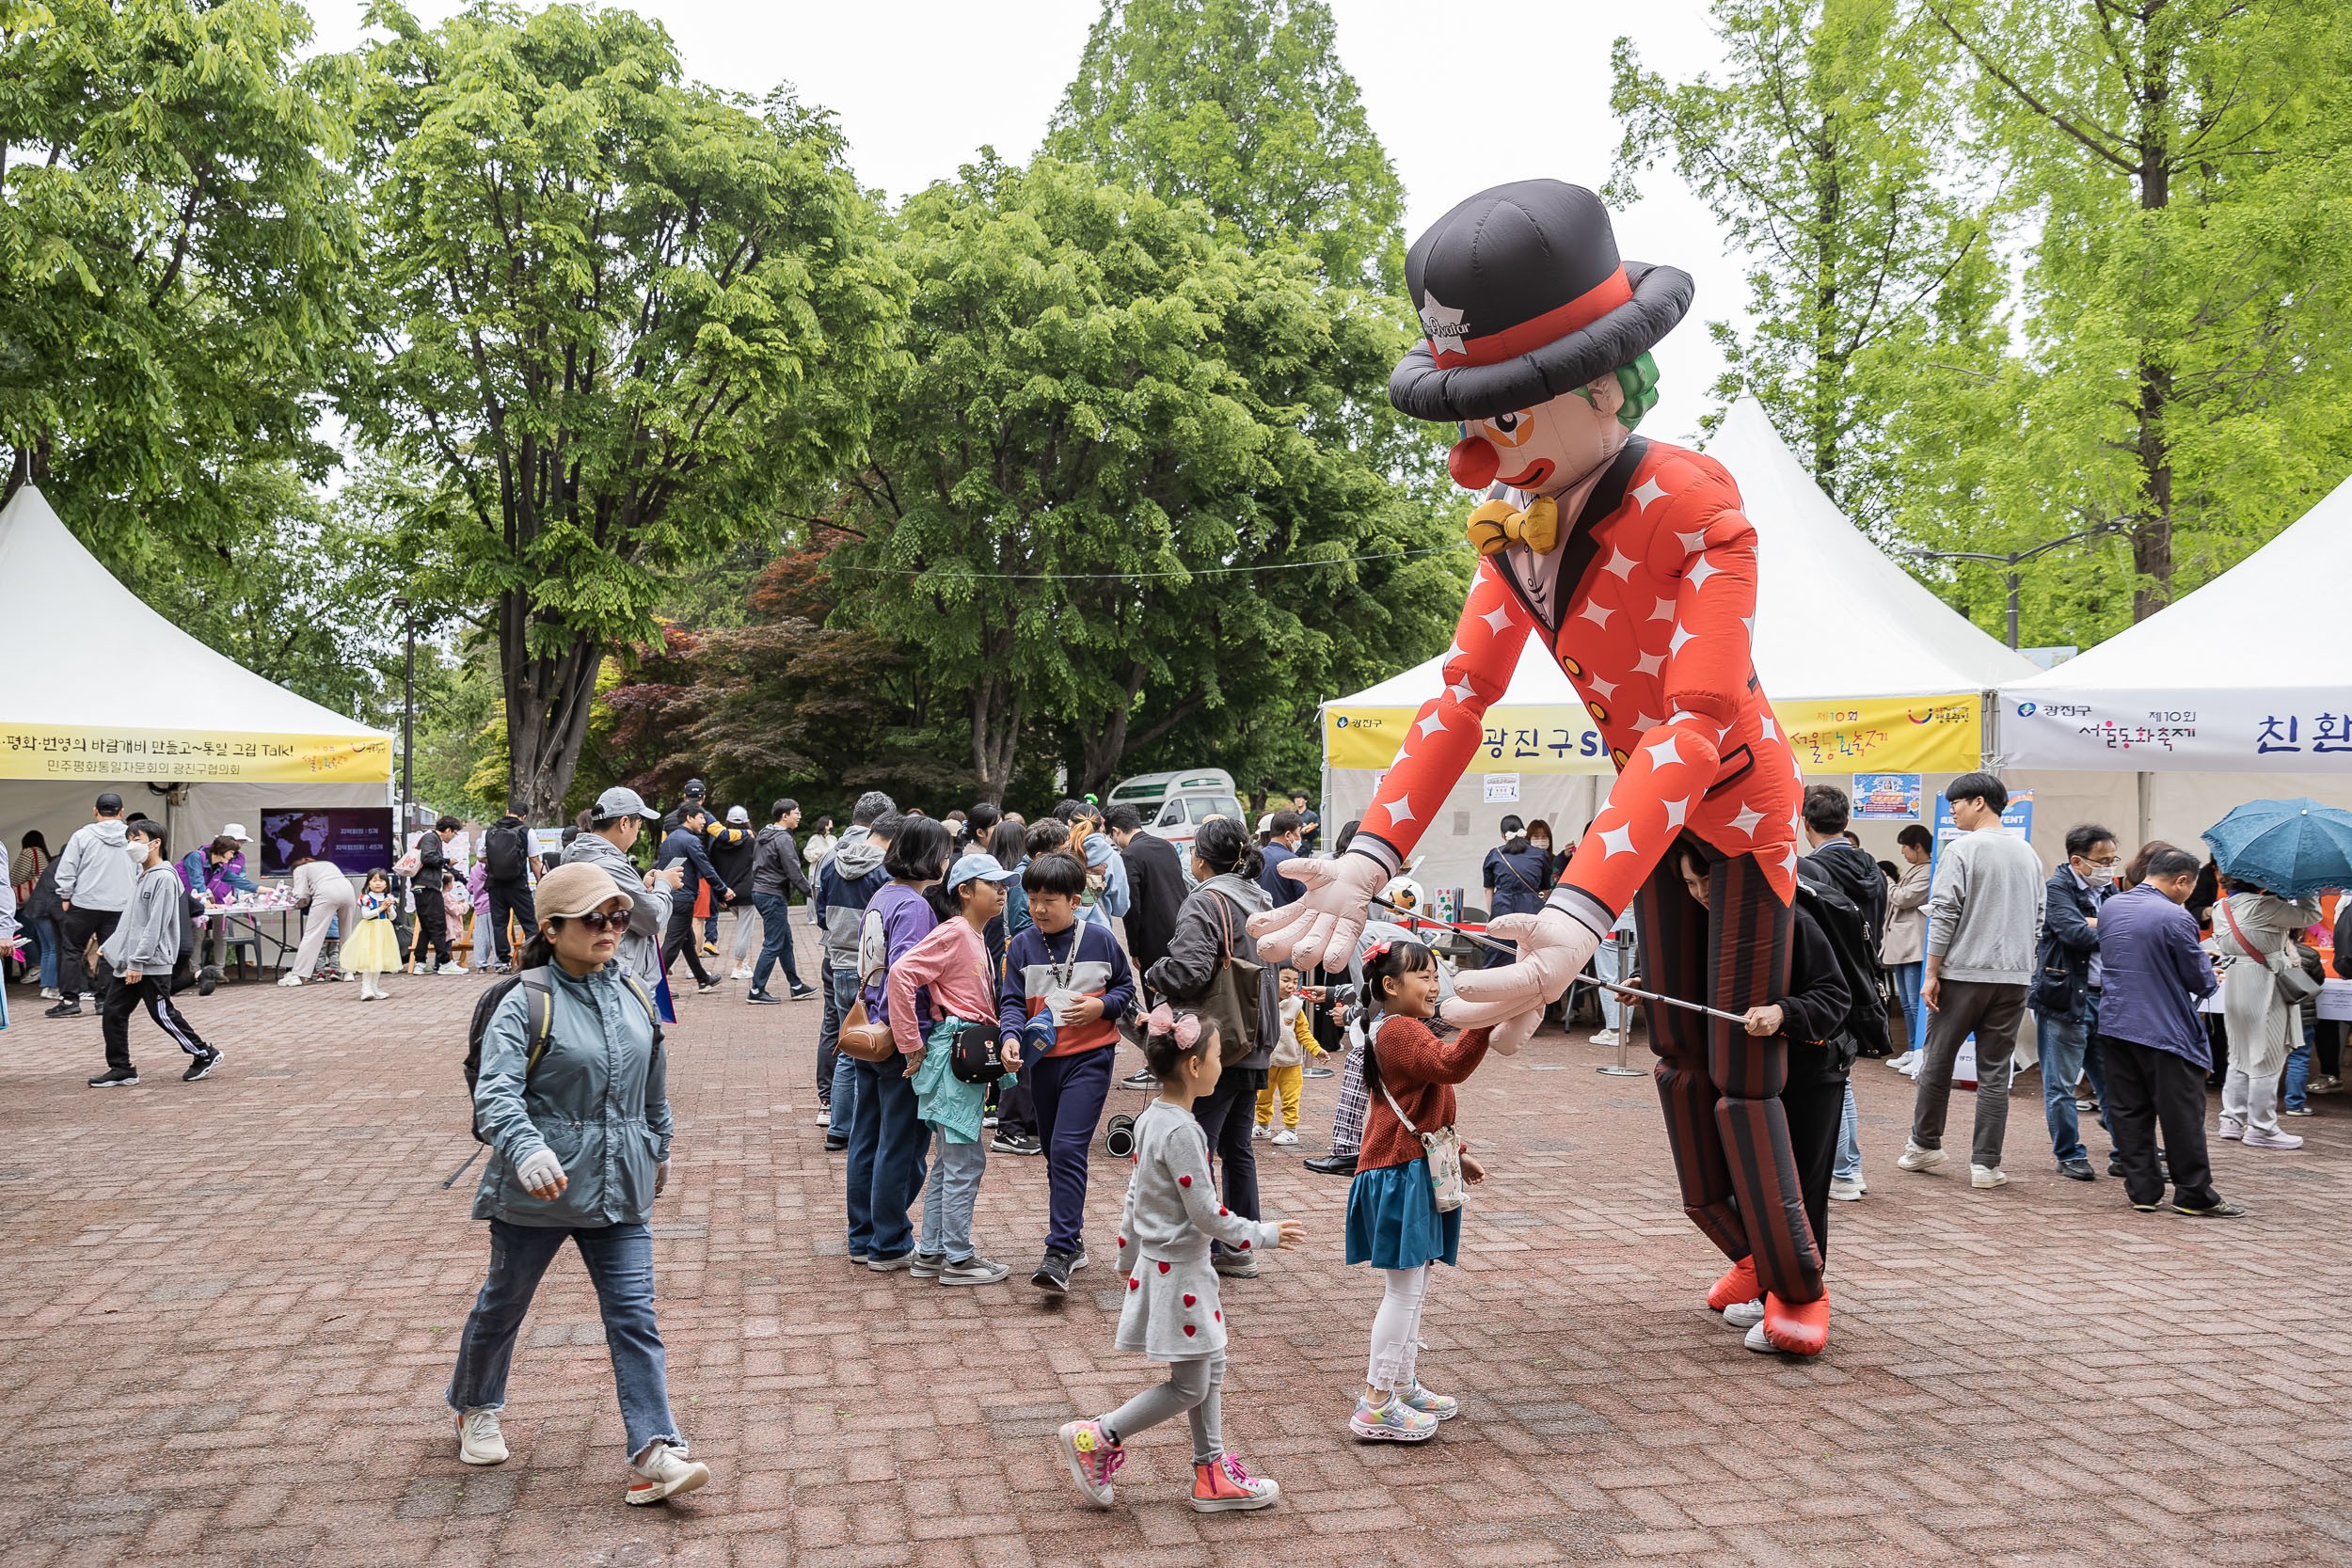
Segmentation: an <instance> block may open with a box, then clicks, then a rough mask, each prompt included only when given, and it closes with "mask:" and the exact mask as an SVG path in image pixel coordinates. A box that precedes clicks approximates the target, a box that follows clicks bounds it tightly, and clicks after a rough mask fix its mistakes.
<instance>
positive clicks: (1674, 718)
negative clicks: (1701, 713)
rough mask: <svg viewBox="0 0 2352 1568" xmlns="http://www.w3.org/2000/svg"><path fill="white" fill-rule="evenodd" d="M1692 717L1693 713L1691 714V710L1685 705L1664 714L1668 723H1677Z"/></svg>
mask: <svg viewBox="0 0 2352 1568" xmlns="http://www.w3.org/2000/svg"><path fill="white" fill-rule="evenodd" d="M1692 717H1694V715H1692V712H1691V710H1690V709H1689V708H1687V707H1678V708H1677V709H1675V710H1674V711H1673V712H1672V713H1669V714H1668V715H1666V722H1667V723H1669V724H1679V723H1681V722H1682V721H1684V720H1685V719H1689V718H1692Z"/></svg>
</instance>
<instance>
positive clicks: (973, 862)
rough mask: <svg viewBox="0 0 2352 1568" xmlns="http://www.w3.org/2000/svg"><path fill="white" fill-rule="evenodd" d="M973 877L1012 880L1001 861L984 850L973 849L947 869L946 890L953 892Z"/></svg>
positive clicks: (1001, 880)
mask: <svg viewBox="0 0 2352 1568" xmlns="http://www.w3.org/2000/svg"><path fill="white" fill-rule="evenodd" d="M975 877H977V878H979V879H982V880H984V881H991V882H1009V881H1011V880H1012V873H1011V872H1009V871H1008V870H1006V869H1005V865H1004V863H1003V862H1002V861H1000V860H998V859H997V858H996V857H995V856H993V855H992V854H989V853H987V852H986V851H984V850H979V849H975V850H973V851H972V852H971V853H970V854H968V855H965V856H963V857H962V858H961V859H960V860H958V861H957V862H956V863H955V864H954V865H953V866H952V867H950V868H949V869H948V872H947V891H948V892H949V893H953V892H955V891H956V889H958V888H960V887H961V886H962V885H963V884H964V883H966V882H968V881H970V880H972V879H973V878H975Z"/></svg>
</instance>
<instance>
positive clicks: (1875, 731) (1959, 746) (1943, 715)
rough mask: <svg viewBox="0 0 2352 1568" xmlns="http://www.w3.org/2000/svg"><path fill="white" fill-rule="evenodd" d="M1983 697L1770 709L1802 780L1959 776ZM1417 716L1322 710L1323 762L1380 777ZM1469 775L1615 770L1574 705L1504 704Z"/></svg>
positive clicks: (1970, 763)
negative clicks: (1804, 775)
mask: <svg viewBox="0 0 2352 1568" xmlns="http://www.w3.org/2000/svg"><path fill="white" fill-rule="evenodd" d="M1982 705H1983V704H1982V699H1981V698H1980V697H1979V695H1978V694H1977V693H1976V692H1973V691H1970V692H1963V693H1961V694H1958V695H1954V696H1949V697H1910V698H1905V697H1867V698H1858V699H1854V700H1851V701H1848V702H1842V703H1774V704H1773V705H1772V712H1773V714H1774V715H1775V716H1776V717H1777V718H1778V720H1779V721H1780V728H1781V732H1782V733H1783V734H1784V735H1785V736H1787V737H1788V746H1789V750H1790V751H1792V752H1795V753H1796V758H1797V765H1798V766H1799V767H1800V768H1804V770H1805V771H1806V772H1808V773H1854V772H1889V773H1965V772H1967V771H1968V770H1969V769H1970V768H1975V767H1976V766H1978V762H1979V756H1980V754H1981V737H1982V734H1983V730H1982V719H1983V715H1982V712H1981V708H1982ZM1419 711H1420V710H1419V709H1417V708H1409V707H1347V706H1343V705H1338V704H1333V705H1330V706H1328V707H1327V708H1325V709H1324V712H1323V748H1324V755H1325V756H1326V757H1327V758H1328V759H1329V763H1330V766H1331V767H1333V768H1370V769H1374V770H1375V771H1376V770H1378V769H1380V768H1386V767H1388V766H1389V765H1390V764H1391V762H1393V761H1395V760H1396V753H1397V752H1398V750H1399V749H1400V748H1401V747H1402V746H1403V745H1404V743H1405V737H1406V735H1407V734H1408V733H1409V732H1410V730H1411V727H1412V722H1413V720H1414V718H1415V717H1416V716H1417V715H1418V713H1419ZM1470 767H1471V768H1487V769H1491V770H1494V771H1499V772H1518V773H1608V772H1613V771H1614V769H1613V768H1612V767H1611V765H1610V761H1609V748H1608V747H1607V746H1606V745H1604V744H1603V743H1602V741H1601V737H1600V731H1599V730H1598V729H1597V728H1596V727H1595V726H1594V724H1593V721H1592V718H1591V716H1590V715H1589V714H1587V713H1586V712H1585V711H1584V709H1583V707H1582V706H1581V705H1577V706H1574V707H1509V706H1505V707H1501V708H1497V709H1495V710H1493V711H1491V712H1489V713H1488V714H1487V715H1486V736H1485V739H1484V744H1482V745H1481V747H1480V748H1479V751H1478V754H1477V755H1476V756H1474V757H1472V758H1471V759H1470Z"/></svg>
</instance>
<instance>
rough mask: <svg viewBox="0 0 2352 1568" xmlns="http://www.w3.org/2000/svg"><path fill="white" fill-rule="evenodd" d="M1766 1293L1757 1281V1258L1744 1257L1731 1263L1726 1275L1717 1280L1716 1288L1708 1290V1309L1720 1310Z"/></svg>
mask: <svg viewBox="0 0 2352 1568" xmlns="http://www.w3.org/2000/svg"><path fill="white" fill-rule="evenodd" d="M1763 1293H1764V1287H1762V1286H1761V1285H1758V1284H1757V1283H1756V1259H1754V1258H1742V1259H1740V1261H1738V1262H1737V1263H1734V1264H1732V1265H1731V1268H1730V1270H1729V1271H1728V1272H1727V1273H1725V1274H1724V1276H1723V1277H1722V1278H1721V1279H1719V1280H1717V1281H1715V1288H1714V1289H1713V1290H1711V1291H1708V1292H1707V1309H1708V1311H1709V1312H1720V1311H1722V1310H1723V1309H1724V1307H1736V1306H1738V1305H1739V1304H1740V1303H1741V1302H1743V1301H1754V1300H1755V1299H1756V1297H1758V1296H1760V1295H1762V1294H1763Z"/></svg>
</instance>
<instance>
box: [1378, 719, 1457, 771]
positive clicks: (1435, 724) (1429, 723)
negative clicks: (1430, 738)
mask: <svg viewBox="0 0 2352 1568" xmlns="http://www.w3.org/2000/svg"><path fill="white" fill-rule="evenodd" d="M1413 727H1414V728H1415V729H1418V730H1419V731H1421V733H1422V734H1423V735H1425V736H1426V735H1442V734H1444V733H1445V716H1444V715H1443V714H1441V713H1439V712H1438V710H1437V709H1435V708H1431V709H1430V710H1429V717H1428V718H1426V719H1424V720H1422V721H1421V722H1420V723H1418V724H1416V725H1414V726H1413ZM1391 766H1394V765H1393V764H1391Z"/></svg>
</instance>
